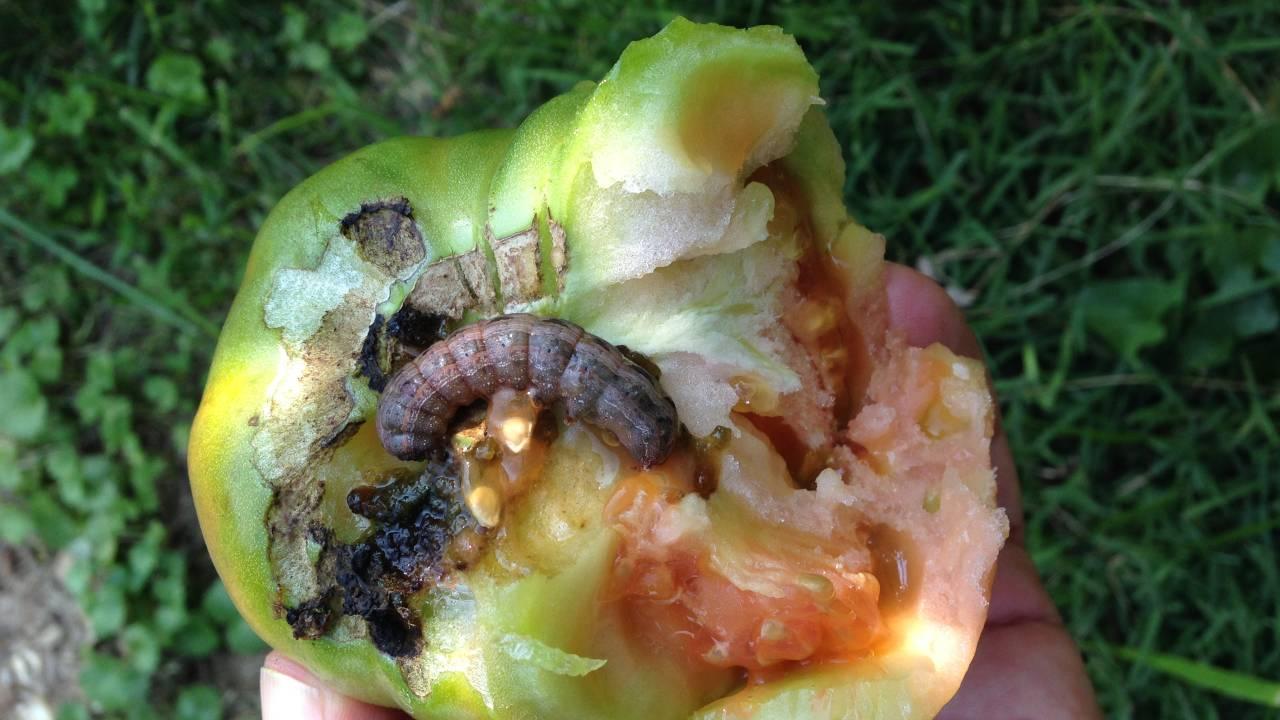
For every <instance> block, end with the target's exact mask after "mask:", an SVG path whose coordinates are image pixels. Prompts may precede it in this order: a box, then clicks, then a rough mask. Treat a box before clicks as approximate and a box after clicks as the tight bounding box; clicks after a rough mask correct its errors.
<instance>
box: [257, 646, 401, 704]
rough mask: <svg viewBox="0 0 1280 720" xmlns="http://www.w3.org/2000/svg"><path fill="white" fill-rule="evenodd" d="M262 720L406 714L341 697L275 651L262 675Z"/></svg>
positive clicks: (265, 665) (264, 666)
mask: <svg viewBox="0 0 1280 720" xmlns="http://www.w3.org/2000/svg"><path fill="white" fill-rule="evenodd" d="M259 678H260V679H259V682H260V683H261V694H262V720H406V718H407V717H408V716H407V715H405V714H404V713H401V712H399V711H397V710H392V709H390V708H384V707H378V706H377V705H370V704H368V703H363V702H360V701H359V700H354V699H352V698H349V697H346V696H344V695H340V694H338V693H336V692H334V691H332V690H330V689H329V688H326V687H325V686H324V685H323V684H322V683H321V682H320V681H319V680H318V679H317V678H316V676H314V675H312V674H311V673H310V672H308V671H307V669H306V668H304V667H302V666H301V665H299V664H297V663H296V662H294V661H292V660H290V659H289V658H287V657H285V656H283V655H281V654H280V653H276V652H273V653H271V654H270V655H267V659H266V661H265V662H264V663H263V665H262V671H261V673H260V674H259Z"/></svg>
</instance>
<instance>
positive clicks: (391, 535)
mask: <svg viewBox="0 0 1280 720" xmlns="http://www.w3.org/2000/svg"><path fill="white" fill-rule="evenodd" d="M821 106H822V101H821V99H820V98H819V96H818V84H817V77H816V75H815V73H814V71H813V69H812V68H811V67H810V66H809V65H808V63H807V62H806V61H805V59H804V56H803V54H802V52H801V51H800V49H799V47H798V46H797V45H796V43H795V42H794V40H793V39H791V38H790V37H789V36H787V35H785V34H783V33H782V32H781V31H780V30H779V29H777V28H753V29H750V30H735V29H731V28H725V27H719V26H710V25H695V24H693V23H689V22H686V21H684V20H676V21H675V22H673V23H672V24H671V25H669V26H668V27H667V28H666V29H664V30H663V31H662V32H661V33H659V34H658V35H656V36H654V37H653V38H650V39H647V40H643V41H640V42H636V43H633V44H632V45H631V46H630V47H629V48H627V50H626V51H625V52H624V53H623V55H622V57H621V58H620V59H619V60H618V63H617V64H616V65H615V66H614V68H613V69H612V70H611V71H610V72H609V73H608V75H606V76H605V77H604V78H603V79H602V80H601V81H600V82H599V83H598V84H591V83H584V84H582V85H580V86H578V87H577V88H575V89H574V90H573V91H571V92H569V93H567V94H565V95H563V96H560V97H558V98H556V99H554V100H552V101H551V102H549V103H547V104H546V105H545V106H544V107H542V108H541V109H539V110H538V111H537V112H535V113H534V114H533V115H532V116H530V117H529V118H528V119H527V120H525V121H524V122H523V123H522V124H521V125H520V126H519V127H518V128H516V129H515V130H508V131H490V132H479V133H473V134H470V135H465V136H462V137H457V138H452V139H425V138H406V139H399V140H391V141H388V142H384V143H380V144H378V145H374V146H372V147H369V148H366V149H364V150H361V151H359V152H357V153H355V154H353V155H351V156H349V157H347V158H345V159H343V160H340V161H338V162H337V163H335V164H333V165H332V166H330V167H328V168H326V169H324V170H323V171H321V172H320V173H318V174H317V175H315V176H314V177H312V178H310V179H309V180H307V181H306V182H304V183H303V184H302V185H300V186H299V187H298V188H296V189H295V190H293V191H292V192H291V193H290V194H289V195H288V196H286V197H285V198H284V199H283V200H282V201H281V202H280V204H279V205H278V206H277V207H276V209H275V210H274V211H273V212H272V213H271V215H270V216H269V217H268V218H267V220H266V222H265V223H264V225H263V227H262V229H261V232H260V234H259V236H258V239H257V241H256V243H255V244H254V247H253V250H252V253H251V256H250V260H249V266H248V269H247V271H246V275H245V279H244V284H243V286H242V287H241V289H240V292H239V294H238V295H237V297H236V300H235V304H234V306H233V307H232V310H231V313H230V315H229V316H228V319H227V322H226V325H225V327H224V329H223V332H222V336H221V338H220V339H219V343H218V348H217V352H216V354H215V357H214V362H213V367H212V369H211V371H210V375H209V382H208V386H207V387H206V389H205V395H204V399H203V401H202V404H201V407H200V411H199V414H198V416H197V418H196V422H195V424H194V426H193V429H192V437H191V448H190V471H191V478H192V488H193V492H194V494H195V499H196V505H197V509H198V511H199V515H200V521H201V525H202V528H203V530H204V534H205V538H206V540H207V542H208V546H209V550H210V553H211V555H212V556H213V559H214V562H215V564H216V566H217V568H218V571H219V573H221V575H222V577H223V578H224V580H225V581H226V585H227V587H228V589H229V591H230V593H231V595H232V598H233V599H234V600H235V602H236V605H237V607H239V609H240V611H241V612H242V613H243V614H244V616H245V617H246V618H247V619H248V620H249V622H250V624H251V625H252V626H253V627H254V629H255V630H256V631H257V632H258V633H259V634H260V635H261V636H262V637H263V638H264V639H265V640H267V642H269V643H270V644H271V645H272V646H274V647H276V648H277V649H279V650H281V651H283V652H284V653H286V654H288V655H290V656H291V657H293V658H295V659H297V660H298V661H300V662H302V663H303V664H305V665H307V666H308V667H309V668H310V669H311V670H312V671H313V672H315V673H316V674H317V675H319V676H320V677H322V678H323V679H325V681H327V682H329V683H330V684H332V685H333V686H334V687H336V688H337V689H339V690H341V691H342V692H345V693H347V694H350V695H353V696H355V697H358V698H361V699H364V700H367V701H371V702H375V703H380V704H385V705H396V706H399V707H402V708H404V709H405V710H407V711H409V712H410V713H412V714H413V715H414V716H416V717H421V718H436V717H440V718H446V717H448V718H455V717H456V718H509V717H510V718H514V717H572V718H591V717H609V718H646V719H647V718H686V717H696V718H722V717H723V718H729V717H759V718H837V717H895V718H899V717H928V716H931V715H932V714H934V713H935V712H936V711H937V710H938V709H939V708H940V707H941V706H942V705H943V703H945V702H946V700H947V699H948V698H949V697H950V696H951V694H952V693H953V692H954V691H955V689H956V687H957V686H958V685H959V682H960V679H961V677H962V675H963V673H964V670H965V668H966V666H967V664H968V662H969V660H970V658H971V657H972V654H973V650H974V647H975V644H976V642H977V637H978V633H979V632H980V630H981V627H982V624H983V620H984V618H985V614H986V602H987V595H988V591H989V584H990V576H991V570H992V567H993V564H994V561H995V557H996V553H997V552H998V550H999V548H1000V546H1001V544H1002V542H1003V540H1004V537H1005V534H1006V529H1007V523H1006V520H1005V518H1004V515H1003V513H1002V512H1001V511H1000V510H998V509H996V508H995V504H994V478H993V475H992V470H991V466H990V461H989V456H988V442H989V439H990V437H991V430H992V407H991V398H990V395H989V393H988V391H987V389H986V385H985V380H984V376H983V372H982V369H981V368H980V367H979V366H978V365H977V364H975V363H974V362H973V361H971V360H967V359H963V358H959V357H957V356H955V355H953V354H951V353H950V352H949V351H947V350H946V349H945V348H942V347H941V346H934V347H931V348H927V349H923V350H921V349H914V348H909V347H907V346H906V345H905V343H904V342H903V341H902V339H901V338H900V337H897V336H896V335H895V334H893V333H891V332H889V331H888V330H887V328H886V324H885V307H884V305H885V301H884V297H883V287H882V284H881V269H882V264H883V261H882V256H883V249H884V248H883V239H882V238H881V237H880V236H878V235H875V234H873V233H871V232H869V231H868V230H866V229H865V228H863V227H862V226H860V225H858V224H857V223H856V222H855V221H853V220H852V219H851V218H850V217H849V215H848V214H847V212H846V211H845V209H844V206H843V204H842V200H841V193H842V187H843V181H844V178H843V174H844V165H843V162H842V160H841V157H840V149H839V147H838V146H837V144H836V141H835V139H834V137H833V136H832V133H831V130H830V129H829V127H828V125H827V122H826V119H825V117H824V115H823V112H822V108H821ZM500 316H501V317H500Z"/></svg>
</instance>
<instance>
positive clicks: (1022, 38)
mask: <svg viewBox="0 0 1280 720" xmlns="http://www.w3.org/2000/svg"><path fill="white" fill-rule="evenodd" d="M902 5H904V4H902V3H887V2H864V3H853V4H846V3H843V2H835V1H834V0H824V1H822V2H815V3H808V4H801V3H779V4H770V3H765V2H754V3H741V4H740V3H727V2H722V3H717V4H714V5H705V4H687V5H686V4H682V3H671V4H659V5H646V6H639V5H635V4H630V3H616V4H614V3H596V4H588V3H575V2H552V1H550V0H542V1H541V2H530V3H525V4H523V5H521V6H520V7H519V8H518V9H513V8H511V7H507V6H505V5H504V4H499V3H491V2H472V3H467V4H465V5H463V6H461V7H460V8H455V7H452V5H451V4H445V3H425V2H424V3H421V4H414V3H411V2H400V3H394V4H390V3H388V4H383V3H378V2H365V3H361V4H356V5H340V4H338V3H336V2H320V3H314V4H308V5H307V6H306V7H305V9H303V8H302V7H301V6H297V7H295V6H285V7H283V8H282V9H279V10H267V9H263V8H259V7H257V6H254V5H252V4H242V3H234V2H217V1H214V2H207V3H201V4H193V5H188V4H183V5H181V6H177V7H176V8H170V7H169V6H167V5H164V6H162V5H161V4H156V3H152V2H143V3H139V4H137V5H136V6H134V5H132V4H113V3H111V4H109V3H105V2H102V1H101V0H81V2H79V4H78V5H77V6H76V7H74V8H67V9H61V10H53V9H51V8H50V6H48V4H43V3H34V2H19V3H18V4H17V5H10V6H8V7H6V9H5V10H0V68H3V72H0V78H2V79H0V175H3V181H2V182H0V202H2V204H3V210H0V228H2V229H0V343H2V346H0V406H3V407H5V408H6V412H5V414H4V415H3V416H0V497H2V499H3V502H2V503H0V539H2V540H3V541H7V542H26V543H35V544H37V545H38V546H39V547H41V548H43V550H44V552H46V553H47V554H48V555H49V556H51V557H52V556H57V557H65V558H69V560H70V567H71V570H70V571H69V572H68V573H67V583H68V585H69V587H70V588H71V589H72V591H73V592H74V593H75V594H76V596H77V598H79V600H80V602H81V604H82V606H83V607H84V608H85V611H86V615H87V617H88V619H89V622H90V624H91V626H92V627H93V629H94V631H95V633H96V637H97V640H96V642H95V644H94V646H93V647H92V648H90V649H88V650H87V651H86V652H87V654H86V661H85V666H84V670H83V677H82V684H83V685H84V688H85V693H86V695H87V696H88V697H89V698H90V700H91V702H89V703H88V704H81V705H74V704H73V705H70V706H68V707H67V708H66V710H65V713H66V717H85V716H87V715H88V714H89V713H90V708H92V712H93V713H94V714H98V715H105V716H111V717H116V716H122V717H170V716H173V717H182V718H197V717H198V718H205V717H216V716H219V715H244V716H251V715H252V712H253V709H252V697H251V694H248V691H246V690H244V689H243V688H242V689H241V691H239V692H237V691H236V690H234V689H232V688H230V687H229V686H225V685H224V686H222V687H218V685H219V684H220V682H221V681H220V680H219V677H220V676H219V675H218V673H217V672H216V669H217V668H218V667H221V665H220V663H221V662H222V659H225V658H226V657H228V656H229V654H231V653H237V652H239V653H253V652H258V651H260V647H259V646H258V645H257V644H256V643H255V642H254V640H253V638H252V637H251V635H250V634H248V631H247V629H246V628H244V626H243V625H242V624H241V623H239V621H238V620H237V619H236V618H235V615H234V612H233V611H229V607H228V605H227V602H226V596H225V592H224V591H222V589H221V587H220V586H219V585H218V584H217V582H216V581H215V578H214V575H213V573H212V570H211V568H210V567H209V565H208V561H207V559H206V558H205V555H204V552H203V548H202V546H201V543H200V539H199V533H198V530H197V529H196V528H195V526H194V524H193V520H192V516H191V510H190V505H189V500H187V498H186V493H185V480H186V478H185V472H184V458H183V452H184V451H183V448H184V445H185V436H186V430H187V428H188V427H189V422H190V417H191V415H192V413H193V412H194V409H195V404H196V402H197V400H198V393H199V388H200V386H201V382H202V376H203V373H204V370H205V368H206V367H207V363H208V360H209V355H210V352H211V349H212V337H211V335H212V331H213V330H214V329H215V328H216V327H217V325H218V324H219V323H220V321H221V318H222V316H223V314H224V313H225V312H226V309H227V307H228V304H229V302H230V299H231V296H232V294H233V293H234V291H235V288H236V285H237V283H238V279H239V275H240V273H241V270H242V267H243V263H244V260H245V257H246V253H247V250H248V248H249V245H250V242H251V240H252V237H253V232H254V229H255V227H256V226H257V225H258V224H259V223H260V222H261V220H262V219H263V217H264V216H265V214H266V212H267V211H268V210H269V208H270V207H271V205H272V204H273V203H274V202H275V200H276V199H278V198H279V197H280V196H281V195H282V194H283V193H284V192H285V191H286V190H287V189H288V188H289V187H291V186H292V185H294V184H296V183H297V182H299V181H300V180H302V179H303V178H304V177H306V176H307V175H309V174H310V173H312V172H314V171H315V170H316V169H318V168H320V167H321V166H323V165H324V164H326V163H328V162H330V161H332V160H334V159H336V158H338V157H340V156H342V155H344V154H346V153H347V152H349V151H351V150H353V149H355V148H357V147H359V146H361V145H363V144H366V143H369V142H371V141H374V140H377V139H380V138H384V137H388V136H392V135H398V134H406V133H407V134H432V135H435V134H455V133H459V132H463V131H466V130H468V129H473V128H479V127H487V126H510V125H512V124H514V123H516V122H518V121H519V119H520V118H521V117H523V116H524V115H525V114H527V113H528V112H529V111H530V110H531V109H532V108H534V107H536V106H537V105H538V104H539V103H541V102H543V101H544V100H546V99H547V98H549V97H551V96H552V95H554V94H556V93H557V92H561V91H563V90H565V89H567V88H568V87H570V86H571V85H572V84H573V83H574V82H575V81H576V80H578V79H579V78H584V77H588V78H590V77H599V76H600V75H602V74H603V73H604V72H605V70H607V68H608V66H609V64H610V63H611V61H612V59H613V58H615V57H616V56H617V54H618V53H619V51H620V50H621V49H622V48H623V47H624V46H625V44H626V42H628V41H629V40H631V39H634V38H637V37H641V36H645V35H649V34H651V33H653V32H654V31H656V30H657V29H658V28H660V27H661V26H662V25H663V24H664V23H665V21H666V20H667V19H669V18H670V17H671V16H672V15H673V14H675V13H676V12H678V11H683V12H684V13H685V14H688V15H689V16H691V17H693V18H694V19H699V20H717V21H721V22H726V23H730V24H738V25H745V24H753V23H761V22H767V23H775V24H779V25H782V26H783V27H785V28H787V29H788V30H789V31H790V32H792V33H794V34H796V35H797V37H798V38H799V39H800V41H801V43H802V45H803V46H804V47H805V49H806V51H807V53H808V54H809V57H810V59H811V61H812V62H813V63H814V65H815V66H816V67H817V68H818V70H819V72H820V74H821V75H822V87H823V95H824V97H825V98H826V100H827V102H828V110H829V112H830V117H831V121H832V124H833V126H834V127H835V129H836V133H837V135H838V136H839V138H840V140H841V142H842V144H843V145H844V147H845V149H846V159H847V161H848V164H849V174H848V182H847V187H846V191H847V192H846V197H847V201H848V204H849V206H850V208H851V209H852V210H853V212H854V213H855V214H856V215H857V216H858V217H859V218H860V219H861V220H862V221H863V222H865V223H866V224H868V225H869V226H871V227H873V228H875V229H877V230H879V231H881V232H884V233H885V234H886V235H887V236H888V237H889V239H890V250H889V252H890V254H891V256H892V257H893V258H894V259H897V260H899V261H903V262H908V263H917V264H920V265H922V266H927V267H928V268H930V269H931V271H932V272H933V273H934V274H935V275H936V276H937V277H939V278H940V280H941V281H942V282H943V283H944V284H946V285H947V286H948V287H949V288H951V289H952V290H953V292H954V294H955V295H956V296H957V297H963V298H966V299H968V300H970V301H971V302H970V304H969V306H968V308H967V310H968V314H969V317H970V319H971V321H972V323H973V324H974V326H975V328H976V329H977V331H978V333H979V335H980V336H981V337H982V338H983V341H984V344H985V347H986V349H987V352H988V353H989V357H990V360H991V363H992V365H993V370H994V374H995V377H996V378H998V380H997V388H998V391H999V393H1000V395H1001V400H1002V406H1003V409H1004V414H1005V419H1006V424H1007V427H1008V429H1009V432H1010V435H1011V440H1012V442H1013V446H1014V448H1015V453H1016V456H1017V461H1018V466H1019V470H1020V472H1021V475H1022V478H1023V485H1024V492H1025V501H1026V505H1027V517H1028V542H1029V544H1030V545H1031V547H1032V548H1033V552H1034V556H1035V559H1036V561H1037V563H1038V564H1039V566H1040V568H1041V570H1042V572H1043V574H1044V577H1045V581H1046V583H1047V585H1048V587H1049V589H1050V591H1051V592H1052V594H1053V597H1054V599H1055V600H1056V601H1057V603H1058V605H1059V607H1060V608H1061V609H1062V612H1063V615H1064V616H1065V618H1066V621H1067V623H1068V625H1069V626H1070V628H1071V631H1072V632H1073V633H1074V635H1075V636H1076V637H1077V638H1078V639H1079V641H1080V643H1081V645H1082V647H1083V649H1084V653H1085V657H1086V660H1087V663H1088V667H1089V670H1090V672H1091V675H1092V677H1093V679H1094V682H1095V683H1096V685H1097V689H1098V693H1099V695H1100V698H1101V700H1102V703H1103V706H1104V708H1105V710H1106V712H1107V714H1108V716H1110V717H1117V718H1127V717H1161V718H1215V717H1231V718H1252V717H1257V718H1261V717H1271V716H1273V714H1274V712H1275V710H1274V707H1271V708H1268V707H1267V698H1268V697H1269V696H1268V692H1270V691H1272V690H1274V689H1275V683H1276V682H1277V681H1280V571H1278V570H1277V568H1280V554H1278V550H1277V545H1278V544H1280V525H1278V524H1277V520H1276V518H1280V482H1278V481H1277V478H1280V432H1278V431H1277V424H1280V363H1277V362H1276V360H1275V358H1276V357H1277V356H1278V355H1280V332H1278V331H1277V327H1278V325H1280V313H1278V311H1277V301H1278V300H1280V292H1278V291H1277V288H1278V287H1280V218H1278V217H1277V210H1278V208H1280V187H1278V186H1280V79H1277V76H1276V75H1275V72H1274V69H1275V68H1276V67H1277V66H1278V65H1280V42H1278V41H1277V40H1276V38H1277V37H1280V14H1277V13H1276V12H1275V11H1274V9H1273V8H1272V7H1271V3H1270V2H1267V0H1254V1H1249V0H1235V1H1233V2H1224V3H1215V4H1212V5H1209V4H1203V5H1197V6H1196V7H1197V9H1196V10H1194V11H1193V10H1190V9H1187V8H1184V7H1180V6H1178V5H1176V4H1163V3H1162V4H1144V3H1132V4H1096V3H1082V4H1074V3H1072V2H1070V1H1068V2H1063V3H1049V4H1042V3H1038V2H1035V1H1034V0H1027V1H1025V2H1019V3H1001V4H996V3H982V2H976V1H971V0H951V1H950V2H945V3H936V4H922V5H921V7H911V8H906V7H901V6H902ZM997 6H1001V7H997ZM513 38H521V39H522V41H520V42H512V39H513ZM172 518H178V520H176V521H175V520H172ZM161 519H164V521H163V522H161ZM250 690H251V688H250ZM1270 697H1271V698H1272V705H1274V695H1271V696H1270Z"/></svg>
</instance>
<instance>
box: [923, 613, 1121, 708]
mask: <svg viewBox="0 0 1280 720" xmlns="http://www.w3.org/2000/svg"><path fill="white" fill-rule="evenodd" d="M1101 717H1102V713H1101V712H1100V711H1099V710H1098V704H1097V702H1096V701H1095V700H1094V697H1093V688H1092V687H1091V686H1090V685H1089V680H1088V678H1087V676H1086V675H1085V673H1084V666H1083V665H1082V664H1081V662H1080V651H1079V650H1077V649H1076V644H1075V642H1074V641H1072V639H1071V636H1070V635H1068V634H1067V631H1066V630H1065V629H1064V628H1063V627H1062V626H1061V625H1058V624H1056V623H1049V622H1019V623H1016V624H1012V625H1004V626H994V627H993V626H991V625H988V626H987V628H986V629H985V630H984V631H983V632H982V639H981V640H979V641H978V652H977V654H976V655H975V656H974V658H973V663H972V664H971V665H969V671H968V674H967V675H965V681H964V684H963V685H961V687H960V692H959V693H957V694H956V696H955V697H954V698H952V700H951V702H949V703H947V705H946V707H944V708H943V709H942V712H941V713H939V714H938V720H1005V719H1006V718H1008V719H1014V718H1016V719H1018V720H1022V719H1023V718H1026V719H1028V720H1029V719H1031V718H1035V720H1094V719H1095V718H1101Z"/></svg>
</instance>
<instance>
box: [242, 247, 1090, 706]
mask: <svg viewBox="0 0 1280 720" xmlns="http://www.w3.org/2000/svg"><path fill="white" fill-rule="evenodd" d="M885 280H886V291H887V294H888V299H889V323H890V325H891V326H892V327H894V328H896V329H898V330H900V331H901V332H902V333H903V334H904V335H905V336H906V338H907V341H908V342H909V343H911V344H912V345H916V346H920V347H923V346H926V345H929V344H931V343H934V342H940V343H942V344H943V345H946V346H947V347H949V348H951V350H952V351H953V352H956V353H959V354H961V355H967V356H969V357H974V358H979V359H980V358H981V357H982V351H981V349H980V348H979V346H978V340H977V338H976V337H975V336H974V334H973V331H972V330H970V329H969V326H968V324H966V323H965V321H964V316H963V314H961V312H960V310H959V309H958V308H957V307H956V306H955V304H954V303H952V302H951V299H950V298H949V297H947V294H946V292H945V291H944V290H943V289H942V288H940V287H939V286H938V285H937V284H936V283H934V282H933V281H932V280H930V279H929V278H927V277H925V276H923V275H921V274H920V273H917V272H915V271H914V270H911V269H909V268H905V267H902V266H900V265H889V266H888V269H887V273H886V278H885ZM991 459H992V463H993V465H994V466H995V468H996V480H997V491H996V499H997V501H998V502H999V503H1000V505H1001V507H1003V508H1005V511H1006V512H1007V513H1008V515H1009V541H1008V542H1007V543H1006V544H1005V546H1004V549H1003V550H1001V552H1000V557H999V559H998V560H997V562H996V577H995V583H994V586H993V587H992V590H991V607H990V610H989V612H988V615H987V625H986V628H985V629H984V630H983V633H982V638H981V640H980V641H979V643H978V651H977V655H976V656H975V657H974V659H973V664H972V665H970V667H969V672H968V673H967V674H966V675H965V679H964V682H963V684H961V686H960V691H959V692H958V693H957V694H956V696H955V698H954V699H952V701H951V702H950V703H949V704H948V705H947V706H946V707H945V708H943V710H942V714H941V715H940V716H939V717H940V718H942V720H967V719H969V718H983V719H984V720H986V719H990V720H1002V719H1004V718H1036V720H1055V719H1056V718H1069V719H1071V720H1088V719H1090V718H1100V717H1101V713H1100V712H1099V710H1098V705H1097V701H1096V700H1095V698H1094V693H1093V687H1092V686H1091V685H1090V683H1089V679H1088V677H1087V676H1086V675H1085V671H1084V664H1083V662H1082V661H1081V659H1080V652H1079V650H1078V649H1077V648H1076V645H1075V642H1074V641H1072V639H1071V636H1070V635H1068V634H1067V631H1066V629H1065V628H1064V627H1063V625H1062V618H1061V617H1059V615H1058V611H1057V609H1056V608H1055V607H1054V605H1053V601H1052V600H1050V598H1049V595H1048V593H1046V592H1045V590H1044V587H1043V586H1042V585H1041V583H1040V578H1039V576H1038V575H1037V573H1036V569H1035V566H1034V565H1033V564H1032V563H1031V557H1030V555H1028V554H1027V550H1026V548H1025V547H1024V546H1023V535H1022V533H1023V517H1022V499H1021V496H1020V492H1019V489H1018V475H1017V472H1016V470H1015V468H1014V465H1013V456H1012V455H1011V454H1010V452H1009V441H1008V439H1007V438H1006V437H1005V434H1004V430H1003V429H1002V428H1001V427H1000V426H999V425H998V424H997V428H996V436H995V438H994V439H993V441H992V443H991ZM261 683H262V717H263V719H264V720H284V719H286V718H287V719H288V720H295V719H303V720H311V719H313V718H314V719H316V720H404V719H405V718H407V716H406V715H405V714H403V713H401V712H399V711H396V710H391V709H388V708H382V707H377V706H374V705H368V704H366V703H362V702H359V701H357V700H353V699H351V698H347V697H344V696H342V695H339V694H338V693H336V692H333V691H332V690H329V689H328V688H325V687H324V685H323V684H321V683H320V681H319V680H317V679H316V677H315V676H314V675H312V674H311V673H309V672H308V671H307V670H306V669H305V668H303V667H302V666H300V665H298V664H297V663H294V662H293V661H291V660H289V659H288V658H285V657H284V656H283V655H280V654H278V653H272V654H271V655H268V656H267V660H266V663H265V665H264V667H263V669H262V681H261Z"/></svg>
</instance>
